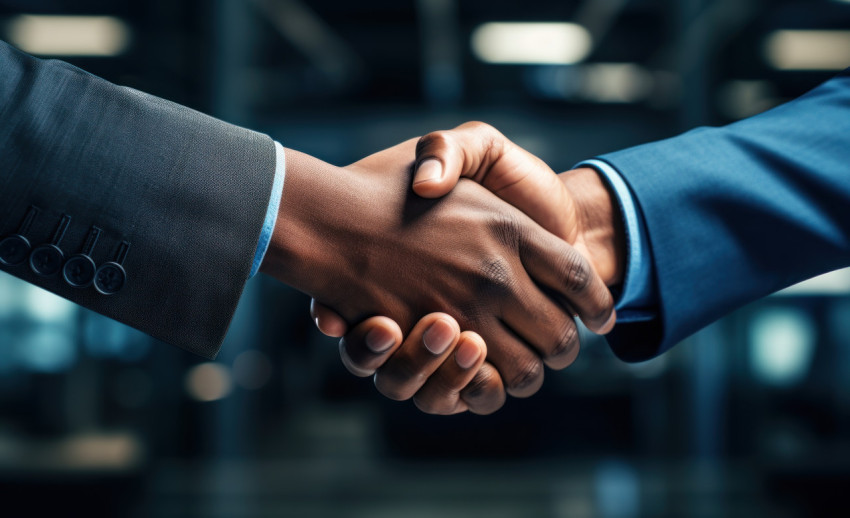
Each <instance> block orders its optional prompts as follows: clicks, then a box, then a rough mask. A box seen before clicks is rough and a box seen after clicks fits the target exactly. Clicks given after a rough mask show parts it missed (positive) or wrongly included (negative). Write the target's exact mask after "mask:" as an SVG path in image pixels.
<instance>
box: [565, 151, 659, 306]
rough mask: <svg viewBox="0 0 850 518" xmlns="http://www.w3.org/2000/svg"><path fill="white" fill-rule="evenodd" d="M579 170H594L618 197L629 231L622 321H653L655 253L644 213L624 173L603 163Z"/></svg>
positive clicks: (621, 295) (620, 300) (587, 163)
mask: <svg viewBox="0 0 850 518" xmlns="http://www.w3.org/2000/svg"><path fill="white" fill-rule="evenodd" d="M576 167H592V168H593V169H595V170H596V171H598V172H599V173H600V175H601V176H602V178H604V179H605V181H606V182H607V183H608V185H609V186H610V187H611V189H612V190H613V191H614V194H616V198H617V202H618V205H619V207H620V213H621V214H622V215H623V227H624V228H625V231H626V250H627V252H626V271H625V275H624V276H623V286H622V289H621V290H620V293H619V296H618V298H617V303H616V306H615V308H616V309H617V321H618V322H639V321H645V320H652V319H653V318H655V317H656V316H657V313H656V310H655V308H656V307H657V306H656V300H657V297H656V294H655V284H654V282H653V277H654V271H653V263H652V253H651V251H650V248H649V237H648V236H647V231H646V224H645V223H644V221H643V214H642V213H641V211H640V208H639V207H638V206H637V204H636V203H635V199H634V196H633V195H632V191H631V189H629V186H628V185H626V182H625V180H623V177H622V176H621V175H620V173H619V172H618V171H617V170H616V169H614V167H612V166H611V165H610V164H608V163H607V162H603V161H602V160H586V161H584V162H581V163H579V164H578V165H576Z"/></svg>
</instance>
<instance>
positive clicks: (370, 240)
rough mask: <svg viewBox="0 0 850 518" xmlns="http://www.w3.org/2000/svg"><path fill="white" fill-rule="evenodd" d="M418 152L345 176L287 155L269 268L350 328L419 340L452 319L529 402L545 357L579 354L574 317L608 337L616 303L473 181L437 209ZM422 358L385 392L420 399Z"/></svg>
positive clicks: (561, 247)
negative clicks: (436, 318) (372, 322)
mask: <svg viewBox="0 0 850 518" xmlns="http://www.w3.org/2000/svg"><path fill="white" fill-rule="evenodd" d="M415 146H416V140H410V141H408V142H405V143H402V144H399V145H397V146H395V147H392V148H389V149H387V150H384V151H381V152H379V153H376V154H374V155H372V156H370V157H367V158H365V159H363V160H361V161H359V162H357V163H355V164H352V165H351V166H349V167H346V168H339V167H334V166H331V165H329V164H326V163H324V162H321V161H319V160H316V159H314V158H312V157H309V156H307V155H304V154H301V153H298V152H296V151H292V150H287V166H286V167H287V178H286V185H285V187H284V192H283V198H282V200H281V205H280V211H279V214H278V220H277V224H276V226H275V229H274V232H273V235H272V243H271V246H270V248H269V251H268V253H267V255H266V258H265V260H264V262H263V265H262V271H263V272H265V273H267V274H270V275H272V276H274V277H276V278H277V279H279V280H281V281H283V282H284V283H286V284H289V285H291V286H293V287H295V288H297V289H300V290H301V291H304V292H305V293H308V294H309V295H311V296H313V297H315V298H316V299H318V300H323V301H325V302H326V303H327V304H328V305H329V306H330V307H333V308H334V309H335V310H336V311H337V313H338V314H339V315H340V316H341V317H342V318H343V319H345V320H346V321H349V322H360V321H363V320H364V319H366V318H368V317H371V316H374V315H386V316H387V317H389V318H391V319H392V320H394V321H395V322H397V323H398V325H399V328H400V329H401V330H402V331H404V332H405V333H409V332H410V331H411V330H412V329H413V328H414V324H415V323H416V322H417V319H418V318H420V317H421V316H422V315H426V314H428V313H433V312H435V311H438V310H439V311H444V312H446V313H448V314H450V315H452V316H453V317H454V318H455V319H456V320H457V323H458V324H459V325H460V327H462V328H463V329H467V330H470V331H474V332H476V333H478V334H479V335H480V337H481V338H483V339H484V341H485V342H486V343H487V344H488V345H489V350H488V352H487V357H488V360H489V361H490V362H491V363H492V365H493V366H494V367H495V368H496V369H498V372H499V373H500V374H501V379H502V380H503V381H504V384H505V386H506V387H507V390H508V392H509V393H511V394H513V395H516V396H525V395H529V394H532V393H534V392H535V391H536V390H537V389H538V388H539V386H540V384H541V383H542V377H543V361H544V360H545V361H546V362H547V363H550V364H553V365H558V364H563V363H566V362H569V361H571V359H572V358H574V357H575V353H576V351H575V349H576V347H577V345H578V342H577V334H576V330H575V324H574V322H573V320H572V314H571V312H572V311H575V312H576V313H578V314H579V315H580V316H581V318H582V319H583V320H584V321H585V322H587V323H588V325H589V326H590V327H591V328H594V329H604V328H605V327H606V326H609V325H610V322H611V321H612V319H613V304H612V300H611V295H610V293H609V291H608V290H607V288H606V287H605V285H604V283H603V282H602V281H601V280H600V279H599V277H598V276H596V275H595V274H594V272H593V269H592V267H591V266H590V264H589V263H588V262H587V261H586V260H585V259H584V257H583V256H582V255H581V254H580V253H579V252H578V251H577V250H576V249H575V248H573V247H571V246H570V245H568V244H567V243H565V242H564V241H563V240H561V239H559V238H557V237H556V236H554V235H552V234H551V233H549V232H547V231H545V230H544V229H543V228H541V227H540V226H539V225H537V224H536V223H534V222H533V221H532V220H531V219H530V218H529V217H528V216H526V215H525V214H523V213H522V212H520V211H519V210H517V209H516V208H514V207H512V206H510V205H508V204H507V203H505V202H504V201H502V200H500V199H498V198H497V197H496V196H493V195H492V193H490V192H489V191H487V189H485V188H484V187H482V186H480V185H477V184H475V183H473V182H462V183H461V184H459V185H458V186H457V187H456V188H455V189H454V190H453V191H452V192H451V193H449V194H448V195H447V196H445V197H443V198H441V199H439V200H426V199H422V198H420V197H418V196H416V195H415V194H414V193H413V192H412V190H411V188H410V181H411V174H412V170H413V166H414V162H413V157H414V156H415ZM543 290H546V291H545V292H544V291H543ZM549 294H552V295H553V298H551V297H550V296H549ZM555 300H558V301H565V302H567V303H568V304H569V309H567V306H566V304H559V303H558V302H556V301H555ZM423 333H424V331H423ZM443 334H447V333H443ZM423 336H424V335H423ZM442 341H443V342H445V341H446V340H442ZM453 341H454V339H453V338H452V340H449V342H453ZM435 343H436V342H435ZM443 345H444V344H440V347H436V346H435V347H434V349H435V350H437V351H438V353H433V352H432V354H434V355H435V356H438V357H441V358H443V359H445V356H444V355H445V354H446V351H449V350H452V351H454V348H456V347H457V344H455V345H452V344H451V343H449V344H448V346H446V347H443ZM441 348H442V350H440V349H441ZM348 352H349V356H350V357H351V358H352V360H353V361H354V362H355V363H357V364H358V365H361V364H364V365H366V368H365V369H363V372H368V371H369V370H370V366H369V365H368V361H364V359H363V358H360V357H358V356H357V354H356V353H354V354H351V351H348ZM420 361H421V358H419V357H418V356H416V355H409V356H403V355H402V356H400V357H399V358H398V359H397V360H394V363H393V369H392V370H391V372H387V373H386V375H384V376H381V378H382V381H381V386H382V392H383V393H385V394H387V395H389V396H390V397H393V398H394V399H407V398H409V397H411V396H413V393H409V392H408V385H407V384H406V381H407V380H408V379H409V377H410V373H416V372H417V369H418V368H419V365H418V364H419V362H420ZM434 364H435V365H436V366H439V364H438V363H436V362H434ZM435 368H436V367H435ZM482 368H483V366H482ZM479 372H480V369H479ZM430 374H433V372H432V373H430ZM430 374H429V376H430ZM423 382H424V380H423Z"/></svg>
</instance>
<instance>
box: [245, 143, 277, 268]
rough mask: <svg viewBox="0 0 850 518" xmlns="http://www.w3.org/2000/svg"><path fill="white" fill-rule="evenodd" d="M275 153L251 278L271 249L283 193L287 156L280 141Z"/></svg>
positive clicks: (275, 146) (275, 147) (275, 145)
mask: <svg viewBox="0 0 850 518" xmlns="http://www.w3.org/2000/svg"><path fill="white" fill-rule="evenodd" d="M274 154H275V167H274V182H273V183H272V194H271V198H269V208H268V209H266V219H265V220H264V221H263V229H262V230H261V231H260V241H259V242H258V243H257V251H256V253H255V254H254V263H253V264H252V265H251V273H250V274H248V278H249V279H250V278H251V277H253V276H255V275H257V272H258V271H260V265H261V264H263V258H264V257H265V256H266V251H267V250H268V249H269V242H271V240H272V232H273V231H274V225H275V223H276V222H277V211H278V209H279V208H280V197H281V195H283V179H284V177H285V176H286V157H285V155H284V152H283V146H281V145H280V143H278V142H275V143H274Z"/></svg>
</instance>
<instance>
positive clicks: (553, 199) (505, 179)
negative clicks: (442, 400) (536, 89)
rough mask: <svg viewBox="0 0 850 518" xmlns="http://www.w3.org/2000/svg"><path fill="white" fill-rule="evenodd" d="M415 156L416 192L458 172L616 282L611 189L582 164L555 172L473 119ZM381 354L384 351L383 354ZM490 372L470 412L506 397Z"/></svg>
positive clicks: (448, 184) (451, 181)
mask: <svg viewBox="0 0 850 518" xmlns="http://www.w3.org/2000/svg"><path fill="white" fill-rule="evenodd" d="M416 154H417V157H416V163H417V171H416V176H415V179H414V184H413V189H414V191H415V192H416V193H417V194H419V195H420V196H423V197H432V198H433V197H439V196H443V195H445V194H446V193H448V192H449V191H450V190H451V189H452V188H454V186H455V185H456V184H457V182H458V180H459V178H461V177H466V178H470V179H473V180H475V181H477V182H479V183H481V184H482V185H483V186H485V187H487V188H488V189H489V190H491V191H492V192H494V193H496V194H497V195H498V196H499V197H500V198H502V199H504V200H505V201H507V202H509V203H511V204H512V205H514V206H516V207H518V208H519V209H521V210H523V211H524V212H525V213H526V214H528V215H529V216H531V217H533V218H534V219H535V220H536V221H537V222H538V223H541V224H542V225H543V226H544V227H545V228H547V229H548V230H550V231H551V232H553V233H555V234H556V235H558V236H560V237H561V238H563V239H564V240H566V241H567V242H571V243H574V244H575V246H576V248H577V249H579V250H581V251H582V253H583V254H585V256H587V257H590V258H592V263H593V266H594V267H595V269H596V270H597V271H598V272H599V273H600V274H601V276H602V278H603V279H604V280H605V282H606V284H607V285H609V286H611V285H615V284H617V283H619V282H620V281H621V278H622V273H621V272H622V268H623V262H624V260H625V258H624V252H623V249H624V246H623V243H622V240H623V230H622V228H621V224H620V218H619V216H618V214H616V209H615V206H614V204H613V200H612V197H611V193H609V192H608V189H607V187H606V186H605V184H604V182H602V180H601V179H600V177H599V175H598V174H597V173H596V172H595V171H594V170H592V169H589V168H581V169H577V170H574V171H568V172H566V173H562V174H561V175H556V174H555V173H554V172H553V171H552V170H551V169H550V168H549V167H548V166H547V165H546V164H545V163H543V162H542V161H541V160H539V159H538V158H537V157H535V156H533V155H531V154H530V153H528V152H527V151H525V150H523V149H522V148H520V147H518V146H516V145H515V144H513V143H512V142H510V141H509V140H508V139H507V138H505V137H504V136H503V135H502V134H501V133H499V132H498V131H497V130H495V129H494V128H492V127H491V126H489V125H486V124H483V123H478V122H474V123H467V124H464V125H462V126H460V127H458V128H455V129H454V130H450V131H438V132H434V133H431V134H428V135H426V136H425V137H423V138H422V139H420V140H419V142H418V143H417V149H416ZM311 313H312V314H313V317H314V319H315V322H316V325H317V326H318V327H319V329H320V330H321V331H322V332H323V333H325V334H328V335H329V336H342V335H343V334H344V332H345V329H346V327H347V326H346V322H345V321H344V320H343V319H342V318H341V317H339V316H338V315H336V313H334V312H333V311H331V310H330V309H329V308H328V307H327V306H324V305H322V304H318V303H316V301H315V300H314V301H313V304H312V305H311ZM388 322H389V321H373V322H370V324H371V325H373V326H376V327H380V326H382V325H388ZM361 325H364V324H361ZM612 326H613V319H612V320H611V321H610V322H609V323H607V324H606V325H605V326H603V327H602V328H600V329H596V331H597V332H600V333H605V332H607V331H609V330H610V327H612ZM357 329H358V328H355V330H357ZM352 334H354V333H352ZM359 336H363V333H362V332H361V333H359ZM349 337H350V335H349V336H347V337H346V340H345V341H344V344H341V349H343V348H345V347H347V348H349V349H358V348H359V349H365V348H367V346H366V345H365V344H364V343H362V340H361V341H359V342H358V341H357V340H356V339H352V338H349ZM399 339H400V337H399ZM406 343H407V342H406ZM420 347H421V346H420ZM577 351H578V350H577V348H576V350H575V352H576V353H577ZM574 357H575V356H573V357H572V358H570V359H569V361H563V362H559V363H557V364H553V363H551V362H547V364H549V366H550V367H553V368H563V367H566V366H567V365H568V364H569V363H571V362H572V359H574ZM386 358H389V356H384V359H386ZM376 367H377V371H378V372H382V370H384V369H391V367H392V364H388V365H387V366H385V367H381V366H380V364H377V363H376V364H373V370H374V369H375V368H376ZM492 371H493V369H492V366H491V365H489V364H486V363H485V364H484V365H483V366H482V368H481V371H480V372H479V375H478V376H476V378H475V380H474V383H472V384H470V386H469V389H468V390H465V391H463V392H462V396H461V397H462V399H468V400H469V401H468V407H469V409H470V410H471V411H473V412H477V413H489V412H492V411H494V410H495V409H497V408H498V406H501V403H499V402H503V401H504V391H503V389H502V388H501V386H500V384H499V383H497V382H494V380H495V379H497V373H494V372H492ZM421 375H422V373H421V372H417V373H415V375H413V374H411V379H413V378H415V377H416V376H421ZM395 376H396V377H397V376H398V375H395ZM473 388H474V390H473ZM435 404H436V403H435ZM497 404H498V406H496V405H497ZM422 406H423V405H420V408H421V407H422Z"/></svg>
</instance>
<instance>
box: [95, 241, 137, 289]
mask: <svg viewBox="0 0 850 518" xmlns="http://www.w3.org/2000/svg"><path fill="white" fill-rule="evenodd" d="M129 251H130V243H129V242H128V241H121V244H120V245H118V250H117V251H116V252H115V257H114V258H113V259H112V261H109V262H108V263H104V264H103V265H101V267H100V268H98V269H97V273H96V274H95V275H94V289H96V290H97V291H99V292H100V293H102V294H104V295H112V294H115V293H118V292H119V291H121V288H123V287H124V283H126V282H127V272H125V271H124V267H123V266H121V264H122V263H124V259H126V258H127V253H128V252H129Z"/></svg>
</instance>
